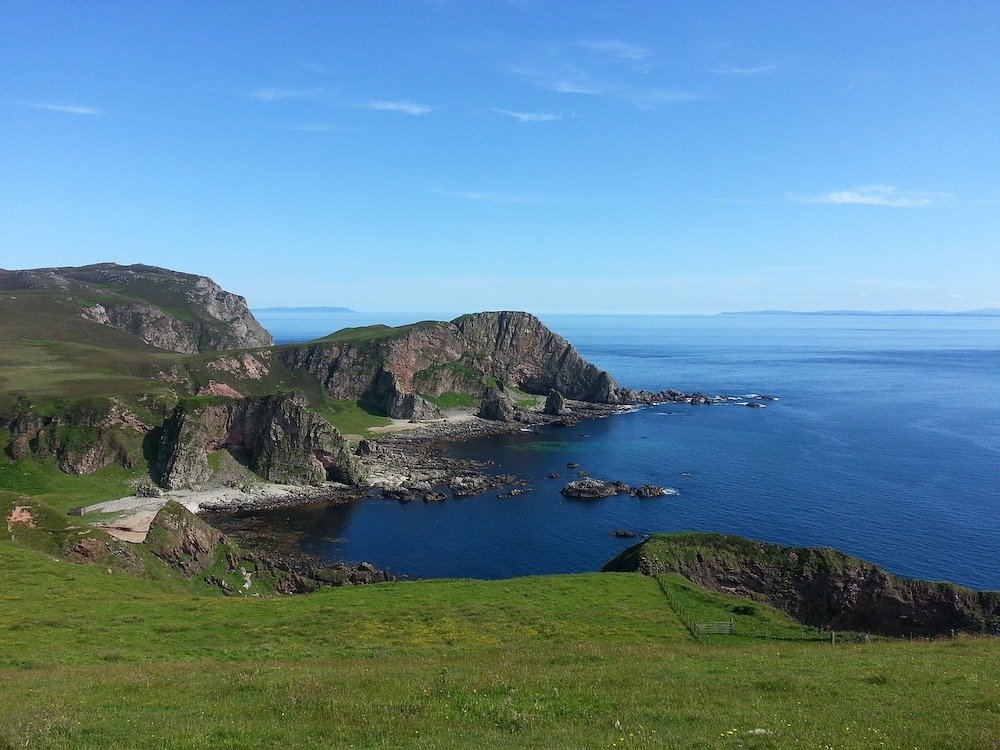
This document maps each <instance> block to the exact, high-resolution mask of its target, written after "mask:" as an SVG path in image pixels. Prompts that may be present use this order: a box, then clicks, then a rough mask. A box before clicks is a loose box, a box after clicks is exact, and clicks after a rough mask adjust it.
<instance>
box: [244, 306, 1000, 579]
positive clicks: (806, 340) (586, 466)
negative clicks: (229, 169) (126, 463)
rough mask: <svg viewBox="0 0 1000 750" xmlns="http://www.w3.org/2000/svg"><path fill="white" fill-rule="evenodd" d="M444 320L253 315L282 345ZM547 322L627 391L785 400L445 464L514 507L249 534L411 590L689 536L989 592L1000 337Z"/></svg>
mask: <svg viewBox="0 0 1000 750" xmlns="http://www.w3.org/2000/svg"><path fill="white" fill-rule="evenodd" d="M448 317H452V316H450V315H440V314H436V315H431V314H427V315H413V314H361V313H323V312H322V311H310V312H302V313H296V312H295V311H294V310H293V311H283V312H281V313H280V314H277V313H276V314H273V315H268V314H261V315H260V318H261V321H262V323H263V324H264V325H265V326H267V327H268V328H269V329H270V330H271V331H272V333H273V334H274V335H275V338H276V339H277V340H278V341H279V342H291V341H302V340H305V339H308V338H313V337H316V336H321V335H324V334H326V333H329V332H331V331H332V330H335V329H337V328H341V327H344V326H349V325H365V324H369V323H372V322H386V323H389V324H399V323H404V322H411V321H413V320H418V319H429V318H438V319H440V318H448ZM540 317H541V318H542V320H543V322H545V323H546V324H547V325H548V326H549V327H551V328H552V329H553V330H555V331H557V332H558V333H560V334H562V335H563V336H565V337H566V338H568V339H569V340H570V341H572V342H573V343H574V344H575V345H576V346H577V348H578V349H579V350H580V352H581V353H582V354H583V355H584V356H585V357H586V358H588V359H589V360H591V361H592V362H594V363H595V364H597V365H598V366H600V367H602V368H604V369H607V370H608V371H609V372H610V373H611V374H612V375H614V376H615V378H616V379H618V381H619V382H621V383H623V384H625V385H629V386H633V387H637V388H649V389H655V390H659V389H661V388H667V387H671V388H677V389H679V390H684V391H693V390H700V391H705V392H708V393H710V394H718V393H724V394H730V395H741V394H749V393H766V394H773V395H776V396H778V397H779V400H778V401H775V402H770V403H768V404H767V406H766V407H765V408H763V409H748V408H745V407H742V406H738V405H736V404H735V403H733V404H729V405H712V406H688V405H676V404H672V405H667V406H658V407H651V408H647V409H642V410H639V411H636V412H633V413H630V414H624V415H620V416H616V417H610V418H607V419H600V420H591V421H588V422H583V423H580V424H578V425H575V426H572V427H567V428H561V429H556V430H552V431H549V432H546V433H544V434H527V433H516V434H512V435H502V436H495V437H490V438H485V439H479V440H470V441H464V442H457V443H455V444H454V445H453V446H452V447H451V449H450V450H451V451H452V452H453V453H454V454H455V455H457V456H461V457H469V458H477V459H492V460H493V461H495V470H496V471H498V472H504V473H513V474H517V475H519V476H521V477H524V478H525V479H528V480H530V484H531V486H532V488H533V489H532V491H531V492H530V493H528V494H525V495H522V496H519V497H497V493H496V491H494V492H491V493H486V494H484V495H481V496H478V497H473V498H467V499H462V500H451V499H449V500H448V501H446V502H443V503H433V504H424V503H420V502H416V503H410V504H406V505H402V504H399V503H396V502H394V501H389V500H364V501H358V502H354V503H350V504H347V505H340V506H333V507H317V506H303V507H297V508H283V509H278V510H273V511H267V512H264V513H259V512H258V513H255V514H254V516H255V520H254V524H255V525H256V526H258V527H261V528H268V529H270V530H273V531H274V532H275V533H282V534H292V535H294V538H295V540H296V544H297V545H298V548H299V549H300V550H301V551H303V552H305V553H308V554H311V555H316V556H318V557H320V558H323V559H327V560H339V559H343V560H347V561H349V562H358V561H360V560H368V561H370V562H372V563H373V564H375V565H376V566H378V567H383V568H388V569H390V570H391V571H393V572H394V573H397V574H403V575H408V576H410V577H413V578H428V577H475V578H504V577H510V576H517V575H528V574H544V573H562V572H577V571H587V570H597V569H600V567H601V565H602V564H603V563H604V562H606V561H607V560H608V559H610V558H611V557H613V556H614V555H615V554H616V553H617V552H619V551H620V550H621V549H623V548H624V547H626V546H628V545H629V544H631V543H632V542H633V541H634V540H629V539H619V538H615V537H612V536H611V535H610V532H611V531H614V530H628V531H633V532H636V533H639V534H643V533H650V532H655V531H673V530H683V529H698V530H710V531H720V532H726V533H733V534H741V535H744V536H749V537H754V538H758V539H763V540H767V541H773V542H780V543H787V544H795V545H824V546H832V547H836V548H838V549H841V550H843V551H845V552H848V553H850V554H854V555H858V556H860V557H864V558H866V559H869V560H871V561H873V562H876V563H878V564H881V565H883V566H885V567H886V568H888V569H889V570H891V571H893V572H895V573H898V574H902V575H907V576H913V577H920V578H930V579H935V580H949V581H954V582H956V583H961V584H965V585H969V586H973V587H976V588H993V589H1000V562H998V559H997V551H998V550H1000V319H998V318H989V317H945V316H914V315H900V316H886V315H876V316H864V315H823V316H817V315H724V316H690V317H689V316H564V315H548V316H546V315H543V316H540ZM570 462H573V463H579V464H580V469H582V470H585V471H587V472H588V473H589V474H590V475H591V476H594V477H598V478H601V479H607V480H622V481H625V482H628V483H630V484H641V483H647V482H648V483H654V484H661V485H665V486H670V487H675V488H677V489H678V490H679V491H680V494H679V495H676V496H668V497H665V498H658V499H640V498H632V497H623V496H619V497H612V498H608V499H606V500H602V501H580V500H568V499H565V498H563V497H562V496H561V495H560V494H559V492H558V490H559V489H560V488H561V487H562V485H563V484H564V483H565V482H566V481H569V479H570V478H572V477H573V475H574V473H575V471H577V469H572V470H571V469H568V468H567V467H566V464H567V463H570ZM550 472H557V473H559V474H560V478H559V479H548V478H547V475H548V474H549V473H550Z"/></svg>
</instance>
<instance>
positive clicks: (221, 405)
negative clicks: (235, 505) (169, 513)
mask: <svg viewBox="0 0 1000 750" xmlns="http://www.w3.org/2000/svg"><path fill="white" fill-rule="evenodd" d="M306 407H307V402H306V400H305V399H304V398H303V397H301V396H299V395H294V394H277V395H271V396H260V397H250V398H244V399H224V398H212V397H208V398H194V399H187V400H185V401H181V402H180V403H179V404H178V405H177V408H176V409H175V410H174V412H173V413H172V414H171V416H170V417H169V418H168V419H167V420H166V422H164V424H163V429H162V434H161V436H160V439H159V449H158V453H157V460H156V465H155V468H154V471H153V473H154V478H155V479H156V480H157V481H158V482H159V483H160V484H161V485H163V486H164V487H167V488H169V489H176V488H181V487H197V486H199V485H202V484H204V483H206V482H209V481H210V480H211V479H212V478H213V476H214V475H215V470H214V469H213V467H212V465H211V461H210V455H211V454H212V453H214V452H215V451H219V450H226V451H228V452H229V453H230V454H232V455H233V456H234V457H235V458H236V459H237V460H238V461H240V462H243V463H244V464H245V465H246V466H247V467H248V468H249V469H251V470H252V471H254V472H255V473H256V474H258V475H259V476H261V477H263V478H264V479H266V480H268V481H271V482H279V483H283V484H319V483H322V482H324V481H327V480H334V481H338V482H344V483H346V484H356V483H358V482H359V481H360V479H361V475H360V470H359V468H358V464H357V462H356V460H355V459H354V457H353V456H352V455H351V452H350V449H349V447H348V445H347V442H346V441H345V440H344V438H343V437H342V436H341V434H340V433H339V432H338V431H337V429H336V428H334V427H332V426H331V425H330V424H329V423H328V422H327V421H326V420H325V419H323V418H322V417H320V416H318V415H316V414H314V413H312V412H310V411H309V410H308V409H307V408H306Z"/></svg>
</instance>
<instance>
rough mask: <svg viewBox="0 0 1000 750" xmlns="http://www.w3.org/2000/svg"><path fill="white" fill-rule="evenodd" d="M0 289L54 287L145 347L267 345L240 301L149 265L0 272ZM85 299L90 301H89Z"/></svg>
mask: <svg viewBox="0 0 1000 750" xmlns="http://www.w3.org/2000/svg"><path fill="white" fill-rule="evenodd" d="M0 289H11V290H15V289H55V290H59V291H63V292H68V293H72V295H73V297H74V298H76V299H78V300H81V301H82V302H83V306H82V307H81V308H80V315H81V316H82V317H83V318H84V319H86V320H89V321H91V322H93V323H98V324H101V325H106V326H111V327H113V328H117V329H119V330H122V331H125V332H126V333H130V334H132V335H134V336H137V337H138V338H140V339H142V340H143V341H145V342H146V343H147V344H150V345H152V346H155V347H157V348H160V349H169V350H170V351H175V352H185V353H195V352H206V351H220V350H224V349H248V348H253V347H261V346H271V345H272V344H273V343H274V340H273V339H272V338H271V335H270V334H269V333H268V332H267V331H265V330H264V328H263V327H262V326H261V325H260V323H259V322H258V321H257V319H256V318H254V316H253V314H252V313H251V312H250V309H249V308H248V307H247V304H246V300H245V299H244V298H243V297H240V296H239V295H236V294H231V293H230V292H227V291H225V290H224V289H222V288H221V287H220V286H219V285H218V284H216V283H215V282H214V281H212V280H211V279H209V278H206V277H205V276H196V275H192V274H186V273H179V272H177V271H170V270H168V269H165V268H157V267H155V266H145V265H132V266H121V265H118V264H117V263H99V264H96V265H91V266H79V267H65V268H36V269H30V270H25V271H0ZM88 300H89V304H88V303H87V301H88Z"/></svg>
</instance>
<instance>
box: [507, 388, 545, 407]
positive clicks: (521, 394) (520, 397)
mask: <svg viewBox="0 0 1000 750" xmlns="http://www.w3.org/2000/svg"><path fill="white" fill-rule="evenodd" d="M507 392H508V393H509V394H510V397H511V398H512V399H513V400H514V406H516V407H517V408H518V409H533V408H534V407H536V406H539V405H540V404H542V403H544V402H545V398H544V397H542V396H536V395H535V394H533V393H528V392H527V391H522V390H521V389H520V388H508V389H507Z"/></svg>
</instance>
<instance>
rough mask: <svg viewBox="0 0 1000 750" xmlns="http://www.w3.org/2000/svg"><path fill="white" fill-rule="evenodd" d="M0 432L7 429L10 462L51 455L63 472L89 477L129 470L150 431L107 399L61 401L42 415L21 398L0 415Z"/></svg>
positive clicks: (119, 406) (138, 455)
mask: <svg viewBox="0 0 1000 750" xmlns="http://www.w3.org/2000/svg"><path fill="white" fill-rule="evenodd" d="M0 428H5V429H7V430H9V431H10V442H9V443H8V445H7V454H8V455H9V456H10V457H11V458H12V459H14V460H15V461H17V460H20V459H22V458H24V457H26V456H28V455H29V454H33V455H36V456H39V457H43V458H44V457H46V456H54V457H55V459H56V462H57V465H58V466H59V469H60V470H61V471H64V472H66V473H67V474H90V473H92V472H95V471H98V470H99V469H103V468H105V467H106V466H110V465H111V464H114V463H117V464H120V465H122V466H125V467H126V468H131V467H132V466H133V465H134V464H135V463H136V462H137V461H138V460H139V458H140V457H141V445H142V441H143V438H144V436H145V435H146V433H148V432H149V431H150V429H151V428H150V427H149V426H148V425H146V424H144V423H143V422H142V421H141V420H140V419H139V418H138V417H137V416H136V415H135V414H134V413H133V412H132V411H130V410H129V409H128V408H127V407H125V406H124V405H122V404H121V403H120V402H118V401H117V400H115V399H107V398H92V399H80V400H78V401H70V402H62V403H59V404H57V405H56V406H55V408H52V409H49V410H46V411H45V412H44V413H40V410H38V409H36V407H35V406H34V405H33V404H31V402H29V401H27V400H24V399H22V400H19V401H18V402H17V403H16V404H15V406H13V407H11V408H10V410H9V411H7V412H6V413H3V414H0Z"/></svg>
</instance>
